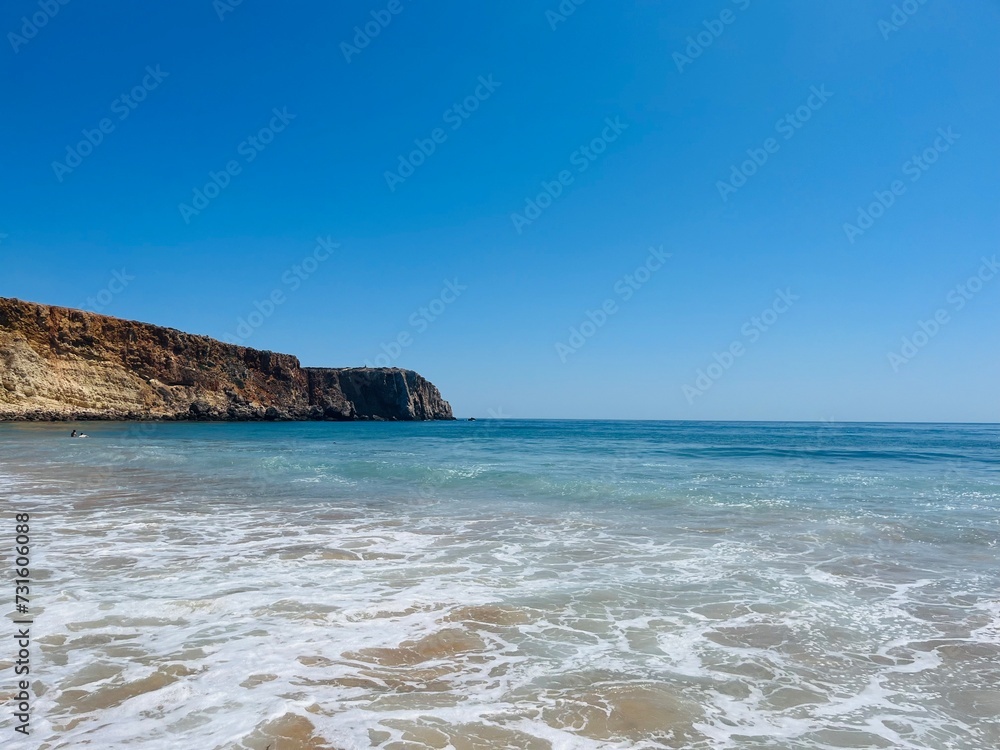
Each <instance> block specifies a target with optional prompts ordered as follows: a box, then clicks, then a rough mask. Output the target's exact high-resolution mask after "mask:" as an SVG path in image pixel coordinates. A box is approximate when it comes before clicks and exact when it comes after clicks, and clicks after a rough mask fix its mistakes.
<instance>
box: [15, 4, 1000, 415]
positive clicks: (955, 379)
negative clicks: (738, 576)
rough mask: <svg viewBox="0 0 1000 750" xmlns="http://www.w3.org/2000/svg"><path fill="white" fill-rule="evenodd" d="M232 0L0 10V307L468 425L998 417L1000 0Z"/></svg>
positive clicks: (24, 6)
mask: <svg viewBox="0 0 1000 750" xmlns="http://www.w3.org/2000/svg"><path fill="white" fill-rule="evenodd" d="M230 5H232V0H225V1H224V2H223V1H222V0H220V2H217V3H215V4H214V5H213V2H212V0H197V1H195V0H182V1H172V2H149V3H134V2H122V1H121V0H109V1H108V2H102V3H93V2H83V0H70V1H69V2H68V3H67V4H65V5H59V4H58V3H57V1H56V0H53V1H52V3H51V5H49V4H48V3H46V2H42V3H39V2H38V1H37V0H11V2H8V3H6V4H5V5H4V8H3V11H2V14H0V19H2V21H0V23H2V31H3V32H4V34H5V38H6V41H5V42H4V46H3V47H2V48H0V66H2V71H3V74H2V83H0V86H2V88H3V101H4V103H5V107H4V117H3V118H2V120H0V139H2V143H3V151H2V154H3V156H2V162H0V184H2V185H3V200H2V204H0V235H3V236H2V237H0V241H2V244H0V261H2V265H0V295H2V296H10V297H19V298H22V299H28V300H33V301H38V302H46V303H51V304H59V305H66V306H73V307H86V306H90V307H92V308H99V309H100V311H102V312H106V313H108V314H111V315H115V316H120V317H125V318H134V319H139V320H144V321H149V322H154V323H158V324H163V325H168V326H172V327H175V328H179V329H182V330H187V331H192V332H196V333H202V334H207V335H210V336H215V337H219V338H225V337H227V336H230V337H232V336H236V335H241V334H239V333H238V331H239V321H240V319H241V318H242V319H243V320H245V321H248V323H247V327H244V328H243V330H242V334H247V333H249V334H250V335H249V336H244V340H245V342H246V343H247V344H248V345H251V346H255V347H258V348H263V349H273V350H278V351H284V352H290V353H294V354H297V355H299V356H300V358H301V359H302V361H303V363H304V364H306V365H338V366H339V365H345V366H346V365H360V364H362V363H364V362H365V361H368V362H372V363H376V362H377V363H380V364H384V363H385V362H387V361H390V362H391V364H393V365H396V366H400V367H408V368H413V369H415V370H417V371H419V372H421V373H422V374H424V375H425V376H427V377H428V378H430V379H431V380H432V381H433V382H434V383H436V384H437V385H438V386H439V387H440V388H441V390H442V392H443V394H444V395H445V397H446V398H448V399H450V400H451V401H452V403H453V405H454V406H455V408H456V412H457V413H458V414H459V415H461V416H468V415H476V416H486V415H487V414H488V413H489V412H490V410H493V411H494V412H499V413H501V414H503V415H509V416H514V417H567V418H575V417H581V418H582V417H595V418H653V419H800V420H820V419H834V420H935V421H1000V397H998V395H997V394H998V391H997V387H996V384H997V383H998V382H1000V326H998V323H1000V272H998V271H995V270H992V269H991V268H990V267H989V264H987V265H986V266H983V261H982V259H983V258H984V257H985V258H986V259H987V260H989V259H991V258H992V257H994V256H995V255H996V254H997V253H1000V242H998V238H1000V232H998V230H1000V212H998V210H997V209H998V207H1000V201H998V198H1000V184H998V181H997V174H998V172H997V169H998V165H1000V138H998V131H997V123H998V122H1000V102H998V98H997V92H998V90H1000V88H998V83H1000V65H998V64H997V63H998V51H997V39H1000V3H998V2H995V1H992V0H969V1H968V2H963V3H960V4H959V3H946V2H943V1H941V0H928V1H927V2H925V3H920V2H918V1H917V0H910V2H909V3H902V4H900V3H894V2H892V1H890V0H837V2H832V1H831V2H810V3H790V2H788V3H765V2H763V0H752V1H749V2H748V0H736V1H731V0H712V1H709V2H687V3H677V2H656V1H655V0H642V2H638V1H633V2H615V3H610V2H599V1H598V0H587V1H586V2H582V3H581V4H580V5H579V6H578V7H576V6H574V4H573V3H571V2H566V3H563V8H564V9H573V12H572V14H566V15H564V16H563V17H558V16H556V15H553V14H552V13H547V12H548V11H555V12H558V9H559V7H560V4H559V2H558V0H524V1H523V2H519V3H485V4H483V3H468V2H454V1H449V2H435V3H431V2H419V1H418V0H398V3H389V2H388V1H386V2H382V1H381V0H377V1H376V2H337V3H329V2H301V3H291V4H280V5H279V4H276V3H265V2H262V1H261V0H244V1H243V2H242V3H240V4H239V5H232V7H231V8H230V7H228V6H230ZM894 5H896V6H897V7H898V6H899V5H904V6H907V8H908V9H909V10H912V11H915V12H913V13H912V14H907V13H906V12H905V11H902V10H901V11H900V12H897V14H896V16H895V20H893V13H894V10H893V8H894ZM46 8H48V10H46ZM54 8H55V9H57V12H55V13H54V14H53V13H52V10H53V9H54ZM393 10H396V11H398V12H396V13H393ZM373 12H374V14H375V15H374V17H373V15H372V13H373ZM724 12H725V13H724ZM220 15H222V18H221V19H220ZM25 17H27V21H28V23H27V25H26V23H25V20H24V19H25ZM32 17H34V20H32ZM387 18H388V19H390V20H389V23H388V24H386V23H385V20H386V19H387ZM36 21H43V22H44V25H36V23H35V22H36ZM904 21H905V22H904ZM367 22H370V25H369V30H370V31H374V30H376V29H377V30H378V34H377V36H374V37H373V38H370V39H367V40H366V38H363V37H359V38H358V39H357V45H356V46H355V37H356V36H357V34H356V32H355V27H358V26H360V27H364V26H365V24H366V23H367ZM553 26H554V27H555V28H553ZM362 31H363V29H362ZM699 33H701V37H700V39H699V38H698V35H699ZM688 37H691V40H689V39H688ZM366 41H367V43H366ZM345 45H350V46H345ZM362 45H365V46H364V47H363V48H362ZM692 45H693V46H692ZM352 47H353V49H352ZM348 57H349V58H350V61H348V59H347V58H348ZM157 66H159V67H157ZM149 71H152V73H151V72H149ZM164 74H165V77H164ZM136 87H138V88H136ZM123 95H125V96H126V97H127V98H125V99H123V98H122V96H123ZM469 97H472V99H468V98H469ZM140 99H141V101H139V100H140ZM467 99H468V102H467V103H466V104H463V102H465V101H466V100H467ZM456 104H458V105H459V107H460V109H457V110H456V109H454V108H453V107H454V105H456ZM473 109H474V110H475V111H472V110H473ZM275 110H277V112H279V113H284V114H282V116H281V117H278V116H277V115H275ZM788 115H791V117H792V120H791V121H790V120H789V119H788ZM102 121H103V122H102ZM608 123H612V125H609V124H608ZM102 124H103V126H104V129H105V131H106V132H101V126H102ZM272 128H273V130H272ZM262 129H263V130H264V131H265V132H264V133H260V131H261V130H262ZM949 129H950V130H949ZM436 130H437V132H435V131H436ZM85 131H86V132H85ZM86 133H89V136H90V140H94V141H96V140H100V143H98V144H97V145H96V146H94V147H93V148H90V147H89V144H87V143H86V142H85V143H84V144H83V146H82V147H80V142H81V140H85V138H86ZM941 133H944V134H945V135H941ZM251 139H253V140H251ZM769 139H771V140H769ZM417 142H422V143H423V148H424V150H425V151H429V150H430V149H431V147H433V153H431V154H430V155H429V156H426V157H424V156H423V154H419V153H418V154H417V156H416V158H415V159H413V160H410V158H409V154H410V152H412V151H414V149H417V148H418V145H417ZM581 147H585V149H586V150H580V149H581ZM91 152H92V153H91ZM598 152H600V153H598ZM748 152H749V153H748ZM925 152H926V153H925ZM914 156H917V157H918V159H919V162H914V161H912V160H913V157H914ZM78 157H79V159H78ZM401 157H402V158H403V159H404V160H405V161H406V162H408V163H409V164H408V165H407V164H403V165H401V162H400V159H401ZM765 157H766V161H765ZM754 158H756V160H757V161H758V162H762V163H761V164H760V165H759V166H758V165H757V164H754V163H753V162H752V160H753V159H754ZM748 159H749V160H751V162H750V163H748V164H747V165H746V166H745V167H744V166H743V163H744V162H746V161H747V160H748ZM54 162H58V164H54ZM413 162H423V163H420V164H418V165H416V166H414V164H413ZM930 162H933V163H930ZM74 165H75V166H74ZM227 166H228V167H230V168H232V172H233V173H232V174H224V173H225V171H226V169H227ZM410 167H413V169H412V173H411V171H410ZM734 169H735V170H736V173H735V175H734ZM387 172H390V173H391V172H395V176H391V175H390V176H387ZM210 173H215V174H216V181H217V182H220V183H228V184H225V187H224V188H223V189H220V190H216V189H215V187H214V186H213V187H209V188H208V190H207V192H208V193H209V194H210V195H209V197H210V198H211V199H210V200H208V201H207V203H206V202H202V201H201V200H200V199H199V202H198V203H195V190H196V189H204V188H205V186H206V184H207V183H209V181H210V179H211V177H210ZM747 173H752V174H750V175H749V176H747ZM560 178H562V179H561V180H560ZM744 180H745V182H744ZM727 181H728V185H727V184H726V182H727ZM543 183H547V184H548V191H549V192H550V193H558V195H557V197H555V198H554V199H552V200H551V201H549V200H548V199H547V197H545V198H542V199H541V203H543V204H546V205H545V207H544V208H543V209H541V210H540V212H535V211H534V210H530V212H529V213H526V211H529V209H527V208H526V201H527V200H528V199H529V198H533V197H535V196H537V195H539V194H540V193H542V191H543ZM893 183H895V188H896V192H895V193H893ZM875 193H879V194H881V196H882V197H881V200H882V202H883V203H890V202H891V205H890V206H889V207H888V208H885V209H883V208H882V207H881V206H878V205H876V206H875V207H874V209H873V210H872V211H871V213H873V214H876V215H877V217H875V218H872V220H871V221H870V222H869V221H868V220H867V219H866V218H859V210H864V211H865V212H866V213H867V212H868V207H869V205H870V204H872V203H873V202H874V201H876V200H877V199H876V197H875V195H874V194H875ZM549 203H551V205H548V204H549ZM181 204H186V205H187V206H189V207H190V208H187V209H185V208H183V207H182V206H181ZM198 205H200V206H201V208H196V207H197V206H198ZM195 211H197V213H195ZM515 213H517V214H520V217H518V216H515V217H512V214H515ZM532 217H533V218H532ZM859 222H860V223H859ZM846 223H850V224H852V225H853V226H854V227H856V228H857V230H862V231H860V232H859V231H856V230H855V229H852V228H851V227H847V228H846V229H845V224H846ZM862 225H866V226H867V228H865V227H863V226H862ZM328 236H329V237H331V238H332V239H333V240H334V241H335V242H337V243H339V248H337V249H335V250H333V251H332V252H331V253H330V254H329V257H327V253H328V251H327V250H325V249H323V248H322V247H320V248H319V250H318V257H320V258H324V260H322V262H319V261H315V260H306V259H308V258H310V257H315V256H314V253H317V245H316V238H317V237H328ZM661 247H662V251H661V253H662V254H663V256H662V257H664V258H665V256H666V254H669V256H670V257H669V258H665V259H662V260H661V259H658V258H657V257H656V256H655V255H652V256H651V255H650V248H661ZM303 262H305V266H303V265H302V264H303ZM647 263H648V266H646V268H655V269H657V270H655V272H650V271H647V270H640V271H639V272H638V275H636V269H638V268H640V267H643V266H644V264H647ZM296 266H298V270H296ZM307 269H311V273H310V272H308V271H307ZM123 270H124V278H125V280H126V281H127V283H123V282H122V281H121V280H120V279H115V276H114V274H115V273H116V272H117V273H118V274H119V275H121V274H122V272H123ZM976 274H980V276H981V280H979V281H978V282H976V281H974V282H973V283H972V285H971V287H968V286H963V285H965V284H966V281H967V279H969V278H970V277H973V276H975V275H976ZM630 275H631V277H632V278H631V279H629V278H628V277H629V276H630ZM994 276H995V278H993V277H994ZM986 277H989V278H986ZM983 278H985V280H982V279H983ZM640 281H642V282H644V283H640ZM446 282H451V284H452V285H453V286H455V287H456V288H457V289H458V290H459V293H458V294H457V295H456V293H455V291H454V290H449V289H448V288H447V286H446ZM463 287H464V289H463ZM275 290H277V291H278V293H279V294H278V296H277V299H279V300H280V303H279V304H278V305H276V306H275V307H274V310H273V313H272V314H271V315H270V316H267V317H265V316H263V315H258V316H255V317H252V318H251V317H250V316H252V314H253V313H254V312H255V302H263V301H264V300H266V299H267V298H268V297H269V296H270V295H271V294H272V292H274V291H275ZM779 292H781V294H782V295H784V298H783V297H782V296H780V295H779V294H778V293H779ZM788 299H791V303H789V301H788ZM88 300H90V302H88ZM435 300H437V302H435ZM608 301H610V302H608ZM605 306H606V307H605ZM261 307H263V308H264V309H265V311H267V310H268V305H267V304H262V305H261ZM602 307H604V309H602ZM421 308H424V309H425V310H426V312H422V311H421ZM608 310H610V311H611V313H610V314H609V313H608V312H607V311H608ZM767 310H770V311H771V312H765V311H767ZM588 311H590V312H592V313H593V315H591V316H590V317H588ZM602 316H604V317H602ZM935 316H939V319H938V320H935ZM432 318H433V320H432ZM590 319H595V320H597V321H598V322H601V323H603V324H602V325H600V326H598V325H596V324H594V323H591V322H590ZM755 319H756V321H755ZM758 321H759V322H758ZM942 321H943V322H942ZM921 322H923V323H924V326H923V327H924V329H926V330H927V331H930V332H931V333H930V334H928V333H925V332H924V331H923V330H922V329H921ZM935 326H937V327H936V328H935ZM574 328H575V329H577V330H578V331H580V334H579V336H573V335H571V329H574ZM581 328H582V330H581ZM765 329H766V330H765ZM400 334H403V337H402V338H403V341H404V342H406V343H408V345H407V346H401V347H400V349H399V351H398V356H391V357H390V356H389V355H386V356H385V357H383V358H382V359H381V360H377V357H378V355H379V354H381V353H382V352H383V347H382V345H383V344H386V345H387V347H386V348H387V349H388V350H389V351H390V354H393V355H396V351H394V350H393V347H392V346H391V345H389V344H390V342H393V341H395V340H397V338H398V337H399V336H400ZM904 338H908V339H909V340H910V343H911V345H912V346H911V347H910V348H907V347H906V346H905V345H904ZM558 344H561V346H557V345H558ZM580 344H582V346H581V345H580ZM727 352H728V353H727ZM733 352H735V354H734V353H733ZM716 355H718V356H716ZM890 355H892V356H890ZM564 360H565V361H564ZM901 360H902V361H901ZM699 371H701V373H702V374H701V377H700V376H699ZM706 385H707V386H708V387H705V386H706ZM685 386H687V387H685Z"/></svg>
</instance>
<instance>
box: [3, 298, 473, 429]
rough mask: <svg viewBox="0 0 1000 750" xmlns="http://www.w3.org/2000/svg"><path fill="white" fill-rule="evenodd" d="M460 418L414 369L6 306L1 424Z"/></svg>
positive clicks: (16, 303) (15, 303)
mask: <svg viewBox="0 0 1000 750" xmlns="http://www.w3.org/2000/svg"><path fill="white" fill-rule="evenodd" d="M74 419H108V420H111V419H115V420H119V419H120V420H145V419H163V420H216V421H249V420H340V421H346V420H359V419H374V420H405V421H412V420H428V419H454V417H453V416H452V412H451V406H450V405H449V404H448V402H447V401H445V400H444V399H442V398H441V394H440V392H439V391H438V389H437V388H436V387H435V386H434V385H433V384H431V383H430V382H428V381H427V380H425V379H424V378H422V377H421V376H420V375H418V374H417V373H415V372H413V371H412V370H401V369H399V368H367V367H357V368H320V367H302V366H301V365H300V364H299V360H298V359H297V358H296V357H293V356H292V355H290V354H276V353H275V352H268V351H259V350H257V349H250V348H248V347H245V346H237V345H235V344H226V343H223V342H221V341H216V340H215V339H211V338H208V337H207V336H196V335H193V334H189V333H183V332H181V331H177V330H174V329H172V328H163V327H160V326H155V325H150V324H148V323H137V322H135V321H129V320H121V319H118V318H112V317H108V316H106V315H98V314H96V313H91V312H85V311H83V310H73V309H70V308H65V307H52V306H49V305H40V304H35V303H32V302H22V301H21V300H16V299H8V298H3V297H0V420H7V421H10V420H19V421H24V420H36V421H57V420H58V421H62V420H74Z"/></svg>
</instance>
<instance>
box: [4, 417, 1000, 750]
mask: <svg viewBox="0 0 1000 750" xmlns="http://www.w3.org/2000/svg"><path fill="white" fill-rule="evenodd" d="M73 427H80V425H32V424H5V425H0V498H2V506H3V508H4V511H5V512H4V514H3V518H2V519H0V539H4V538H7V539H9V543H7V542H4V543H3V548H2V550H0V555H2V559H3V561H4V564H5V567H7V568H9V567H10V565H11V562H12V560H11V558H12V556H11V551H12V545H13V538H14V513H15V512H27V513H30V515H31V537H32V551H31V557H32V575H33V582H32V591H31V603H30V612H29V614H30V616H31V617H32V618H33V620H34V624H33V626H32V628H33V631H32V636H33V645H32V649H33V652H32V692H33V695H34V697H33V704H32V710H33V719H32V729H33V734H32V737H31V738H30V739H29V740H23V741H20V740H19V739H18V736H17V735H15V734H14V733H13V732H12V727H13V717H12V716H11V711H10V710H7V711H5V712H4V713H3V714H2V715H0V734H2V736H3V737H4V742H5V743H7V740H8V739H10V738H13V740H11V741H12V743H13V746H14V747H20V746H23V747H32V748H37V747H45V748H51V749H53V750H54V749H55V748H82V747H93V748H119V747H121V748H125V747H129V748H132V747H138V748H164V749H166V748H177V747H185V748H199V749H201V748H206V749H209V750H212V749H214V748H227V749H230V748H247V749H253V750H265V748H267V747H268V746H269V745H270V746H271V749H272V750H294V749H295V748H322V747H333V748H343V749H346V748H384V749H385V750H402V749H404V748H406V749H409V748H414V749H417V748H456V749H457V750H465V749H467V748H484V749H485V748H528V749H530V750H534V749H535V748H538V749H539V750H541V749H545V748H622V749H625V748H629V749H631V748H663V747H667V748H693V749H701V748H704V749H706V750H707V749H709V748H711V749H716V748H718V749H722V748H740V749H744V748H746V749H750V748H754V749H759V750H783V749H785V748H788V749H792V748H794V749H799V748H808V749H811V748H913V749H914V750H917V749H919V750H925V749H926V748H955V749H962V750H966V749H967V750H984V749H985V748H993V747H998V746H1000V719H998V716H1000V546H998V540H1000V426H991V425H862V424H801V423H796V424H722V423H719V424H713V423H670V422H582V421H581V422H559V421H551V422H548V421H513V420H511V421H506V420H505V421H479V422H449V423H421V424H403V423H357V424H353V423H352V424H335V423H307V424H132V425H129V424H115V423H109V424H99V423H91V424H86V425H83V429H84V430H85V431H86V432H87V433H89V435H90V438H89V439H86V440H71V439H69V438H68V435H69V431H70V430H71V429H72V428H73ZM8 598H9V600H10V602H9V606H8V608H7V609H8V611H9V613H10V618H11V619H12V618H13V617H14V615H13V591H11V592H10V596H9V597H8ZM9 628H10V629H11V631H12V630H13V625H10V626H9ZM8 640H9V639H8ZM13 653H14V652H13V650H12V648H7V649H6V650H0V674H3V675H4V681H3V682H0V693H3V695H4V697H5V698H9V697H10V693H9V692H7V691H9V690H10V687H11V686H12V685H13V670H12V666H13V665H12V658H13ZM19 743H20V744H19Z"/></svg>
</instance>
